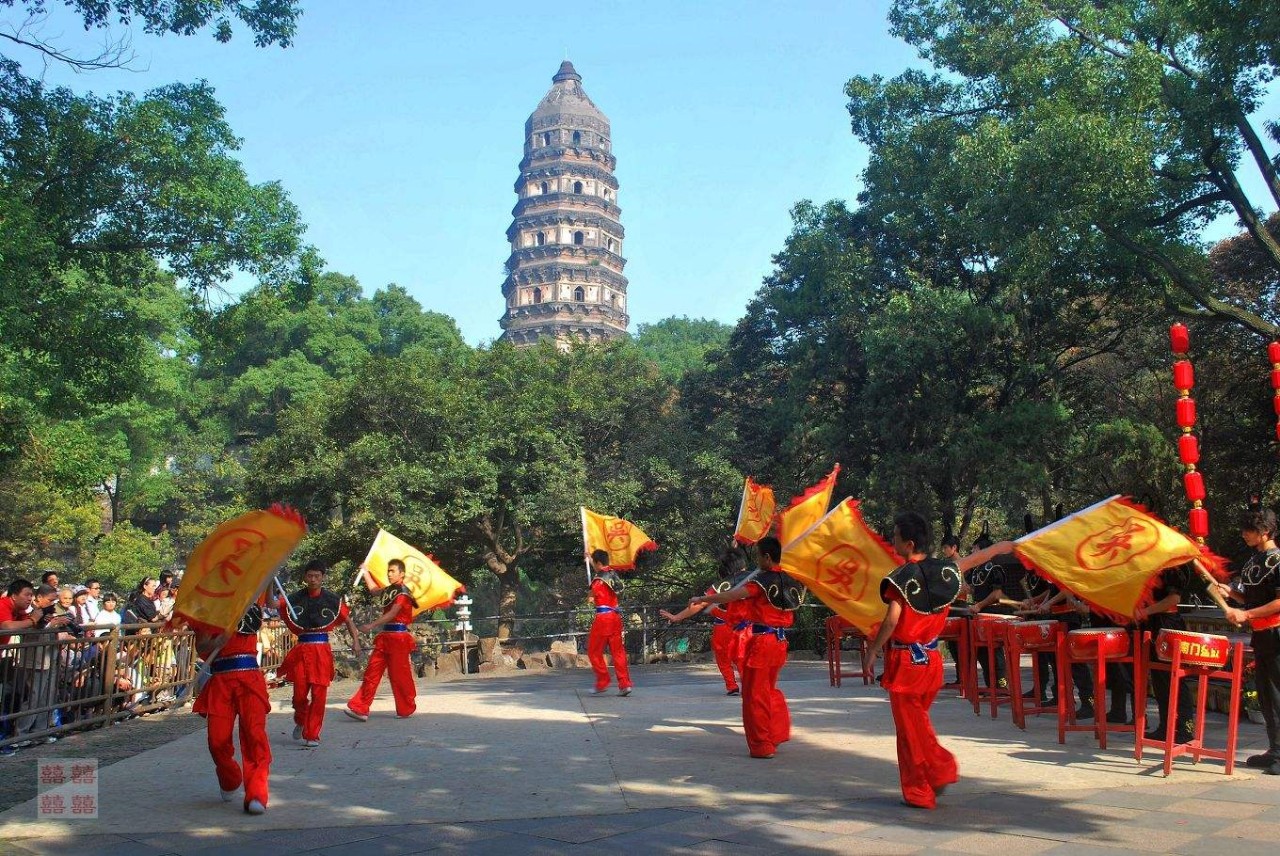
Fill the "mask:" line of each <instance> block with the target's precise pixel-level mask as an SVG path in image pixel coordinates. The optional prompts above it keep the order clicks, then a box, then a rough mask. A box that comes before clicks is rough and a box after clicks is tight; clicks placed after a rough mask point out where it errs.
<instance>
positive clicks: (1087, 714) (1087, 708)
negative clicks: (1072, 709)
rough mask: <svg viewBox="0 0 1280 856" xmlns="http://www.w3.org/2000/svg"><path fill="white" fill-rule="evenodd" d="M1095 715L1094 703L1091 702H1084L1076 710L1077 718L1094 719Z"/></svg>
mask: <svg viewBox="0 0 1280 856" xmlns="http://www.w3.org/2000/svg"><path fill="white" fill-rule="evenodd" d="M1093 717H1094V712H1093V705H1091V704H1082V705H1080V707H1079V709H1078V710H1076V719H1093Z"/></svg>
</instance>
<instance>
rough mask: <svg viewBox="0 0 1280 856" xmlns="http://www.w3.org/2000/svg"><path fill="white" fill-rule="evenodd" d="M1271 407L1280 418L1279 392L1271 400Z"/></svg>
mask: <svg viewBox="0 0 1280 856" xmlns="http://www.w3.org/2000/svg"><path fill="white" fill-rule="evenodd" d="M1271 407H1272V409H1274V410H1275V412H1276V415H1277V416H1280V392H1277V393H1276V395H1275V397H1274V398H1272V399H1271Z"/></svg>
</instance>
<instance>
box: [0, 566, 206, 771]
mask: <svg viewBox="0 0 1280 856" xmlns="http://www.w3.org/2000/svg"><path fill="white" fill-rule="evenodd" d="M176 588H177V584H176V582H175V580H174V575H173V574H172V573H164V574H161V575H160V577H159V578H155V577H147V578H145V579H143V580H142V581H141V582H140V583H139V584H138V586H137V587H136V588H135V589H134V590H133V591H132V592H130V593H129V594H128V595H127V596H126V597H125V598H123V599H122V598H120V597H119V596H118V595H117V594H116V593H114V592H110V591H103V587H102V582H101V581H100V580H97V579H89V580H86V581H85V582H84V584H82V585H64V584H60V580H59V577H58V574H57V573H56V572H53V571H50V572H48V573H46V574H44V575H43V576H42V577H41V578H40V581H39V582H32V581H30V580H27V579H22V578H18V579H14V580H12V581H11V582H10V583H9V584H8V586H7V587H6V589H5V594H4V595H3V596H2V597H0V742H3V743H4V744H5V745H3V746H0V755H4V756H7V755H12V754H14V753H16V752H17V751H18V750H19V749H21V748H23V747H26V746H31V745H35V744H37V743H53V742H54V741H56V740H57V738H56V737H54V736H52V734H49V732H51V731H52V730H54V729H58V728H60V727H62V726H64V725H67V724H69V723H71V722H85V723H86V724H90V723H102V722H105V721H107V719H108V718H109V717H110V715H112V714H118V713H120V712H121V711H123V712H124V713H126V714H128V713H131V712H132V711H134V710H135V709H137V708H139V707H141V706H144V705H153V704H165V703H168V702H173V701H176V700H177V699H178V698H179V696H180V693H181V692H182V691H184V690H185V688H186V687H185V685H178V686H175V682H177V681H178V680H179V677H180V675H182V674H184V673H185V669H186V667H187V664H188V660H189V658H190V653H189V650H188V645H187V644H185V643H186V642H187V639H185V638H181V639H177V640H175V638H174V637H172V636H170V635H168V634H163V633H159V630H160V628H161V627H162V625H164V623H165V622H166V621H167V620H168V618H169V616H170V615H171V614H172V612H173V606H174V602H175V594H176ZM175 642H177V644H175ZM175 690H177V691H176V692H175ZM108 704H111V705H112V708H111V709H110V710H108Z"/></svg>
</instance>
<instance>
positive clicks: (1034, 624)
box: [1009, 621, 1058, 651]
mask: <svg viewBox="0 0 1280 856" xmlns="http://www.w3.org/2000/svg"><path fill="white" fill-rule="evenodd" d="M1057 625H1058V622H1056V621H1019V622H1017V623H1016V624H1014V625H1013V626H1012V627H1010V628H1009V633H1010V634H1011V635H1013V636H1014V637H1016V638H1017V640H1018V647H1020V648H1021V649H1022V650H1023V651H1052V650H1053V649H1054V648H1055V647H1056V646H1057V644H1058V640H1057V634H1056V633H1055V630H1056V628H1057Z"/></svg>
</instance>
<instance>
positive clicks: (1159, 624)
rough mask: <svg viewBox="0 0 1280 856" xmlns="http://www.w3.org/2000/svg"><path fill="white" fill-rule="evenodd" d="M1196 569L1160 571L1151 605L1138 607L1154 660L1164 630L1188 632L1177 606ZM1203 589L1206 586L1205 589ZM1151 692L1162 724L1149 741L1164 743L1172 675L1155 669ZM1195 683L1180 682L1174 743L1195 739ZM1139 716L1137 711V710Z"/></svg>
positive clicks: (1149, 734) (1181, 567)
mask: <svg viewBox="0 0 1280 856" xmlns="http://www.w3.org/2000/svg"><path fill="white" fill-rule="evenodd" d="M1195 581H1196V574H1195V568H1194V566H1193V565H1191V564H1186V565H1178V566H1177V567H1173V568H1166V569H1165V570H1163V571H1161V572H1160V576H1159V577H1158V581H1157V582H1156V587H1155V589H1154V590H1153V591H1152V593H1151V597H1152V602H1151V604H1150V605H1148V606H1145V607H1142V606H1140V607H1138V609H1137V610H1136V611H1135V612H1134V614H1133V617H1134V618H1135V619H1136V620H1137V622H1138V627H1139V629H1141V630H1149V631H1151V645H1150V646H1149V653H1150V655H1151V659H1152V660H1155V658H1156V647H1155V646H1156V637H1157V636H1159V635H1160V631H1161V630H1185V629H1186V626H1187V625H1186V622H1185V621H1183V620H1182V615H1181V614H1180V613H1179V612H1178V605H1179V604H1180V603H1182V601H1183V600H1184V599H1185V597H1186V596H1187V595H1189V594H1191V591H1192V587H1193V586H1194V585H1195ZM1202 588H1203V587H1202ZM1148 677H1149V679H1150V681H1151V689H1152V691H1153V692H1154V693H1155V696H1156V707H1157V708H1159V710H1160V719H1159V724H1158V725H1157V726H1156V727H1155V728H1152V729H1151V730H1149V731H1148V732H1147V733H1146V735H1145V736H1146V738H1147V739H1148V740H1163V739H1164V735H1165V731H1166V730H1167V729H1168V725H1167V723H1168V722H1169V719H1168V716H1169V683H1170V676H1169V672H1168V671H1166V670H1164V669H1152V670H1150V671H1149V672H1148ZM1195 686H1196V685H1195V682H1193V681H1179V682H1178V701H1177V709H1176V710H1175V711H1174V712H1173V722H1174V732H1173V742H1174V743H1190V742H1191V740H1192V739H1193V738H1194V736H1195V724H1196V723H1195V709H1196V697H1195ZM1145 701H1146V700H1145V699H1141V700H1138V699H1135V702H1134V703H1135V704H1140V703H1145ZM1134 713H1135V714H1136V713H1137V711H1136V710H1135V711H1134Z"/></svg>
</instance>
